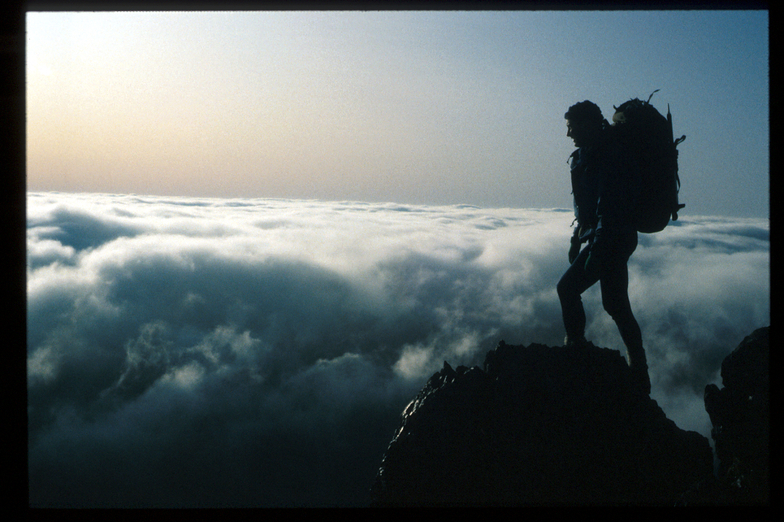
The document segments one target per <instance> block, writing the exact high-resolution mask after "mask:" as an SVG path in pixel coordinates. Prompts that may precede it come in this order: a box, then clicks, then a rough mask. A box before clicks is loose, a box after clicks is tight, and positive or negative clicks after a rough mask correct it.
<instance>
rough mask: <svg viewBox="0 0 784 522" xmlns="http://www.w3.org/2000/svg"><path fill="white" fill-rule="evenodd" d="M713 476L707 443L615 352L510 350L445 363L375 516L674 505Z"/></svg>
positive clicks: (402, 435) (397, 450)
mask: <svg viewBox="0 0 784 522" xmlns="http://www.w3.org/2000/svg"><path fill="white" fill-rule="evenodd" d="M712 473H713V456H712V451H711V448H710V445H709V443H708V440H707V439H706V438H705V437H703V436H702V435H700V434H698V433H696V432H689V431H684V430H681V429H680V428H678V427H677V426H676V425H675V423H674V422H672V421H671V420H669V419H667V418H666V416H665V415H664V412H663V411H662V410H661V408H659V406H658V405H657V404H656V402H655V401H654V400H652V399H650V398H649V397H648V396H644V395H640V394H639V393H638V392H636V391H635V387H634V386H633V383H632V381H631V374H630V371H629V368H628V366H627V365H626V362H625V360H624V359H623V358H622V356H621V355H620V353H619V352H617V351H614V350H609V349H605V348H598V347H595V346H593V345H591V344H590V343H589V344H588V346H586V347H583V348H579V349H576V348H566V347H548V346H544V345H537V344H532V345H530V346H527V347H526V346H509V345H506V344H504V342H503V341H501V343H500V344H499V345H498V347H497V348H496V349H495V350H493V351H491V352H489V353H488V354H487V357H486V359H485V363H484V369H481V368H478V367H474V368H466V367H458V368H457V369H456V370H453V369H452V368H451V367H450V366H449V365H448V364H447V363H446V362H445V363H444V368H443V369H442V370H441V371H440V372H438V373H436V374H435V375H433V376H432V377H431V378H430V380H429V381H428V382H427V384H426V385H425V387H424V388H423V389H422V391H421V392H420V393H419V394H418V395H417V397H416V398H415V399H414V400H413V401H412V402H411V403H410V404H409V405H408V406H407V407H406V408H405V410H404V412H403V415H402V422H401V426H400V428H399V429H398V431H397V433H396V434H395V436H394V438H393V440H392V442H391V443H390V445H389V448H388V449H387V452H386V454H385V456H384V459H383V461H382V464H381V467H380V469H379V471H378V474H377V477H376V481H375V483H374V485H373V487H372V490H371V495H372V501H373V505H374V506H443V505H493V506H509V505H530V504H580V505H585V504H635V505H636V504H664V505H674V504H676V503H677V501H678V500H679V498H680V497H681V495H682V494H683V493H684V492H685V491H687V490H688V489H689V488H690V487H691V486H693V485H694V484H695V483H699V482H700V481H705V480H707V479H708V478H709V477H711V476H712Z"/></svg>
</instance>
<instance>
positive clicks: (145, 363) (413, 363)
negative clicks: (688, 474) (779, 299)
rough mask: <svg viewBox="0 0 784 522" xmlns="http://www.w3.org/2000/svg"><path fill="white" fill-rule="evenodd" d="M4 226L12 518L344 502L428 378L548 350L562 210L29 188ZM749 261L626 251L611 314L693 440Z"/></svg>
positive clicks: (759, 246)
mask: <svg viewBox="0 0 784 522" xmlns="http://www.w3.org/2000/svg"><path fill="white" fill-rule="evenodd" d="M27 215H28V260H27V264H28V355H27V357H28V416H29V475H30V478H29V483H30V500H31V502H32V503H33V504H34V505H74V506H165V507H169V506H188V507H195V506H333V505H334V506H355V505H364V504H365V503H366V502H367V500H368V488H369V486H370V484H371V482H372V478H373V476H374V473H375V471H376V469H377V466H378V464H379V463H380V459H381V456H382V454H383V452H384V450H385V449H386V444H387V443H388V442H389V440H390V439H391V436H392V433H393V431H394V429H395V427H396V426H397V422H398V420H399V414H400V412H401V411H402V409H403V407H404V406H405V404H406V403H407V401H408V400H410V399H411V398H413V395H414V394H415V393H416V392H417V391H418V389H419V388H421V386H422V385H423V384H424V381H425V380H426V379H427V377H429V376H430V375H431V374H432V373H433V372H435V371H437V370H438V369H439V368H440V367H441V366H442V365H443V361H444V360H447V361H449V362H450V364H452V365H457V364H466V365H472V364H481V362H482V360H483V359H484V354H485V353H486V352H487V351H488V350H490V349H492V348H493V347H494V346H495V344H497V342H498V341H499V340H500V339H504V340H506V341H507V343H511V344H528V343H531V342H541V343H547V344H560V343H561V341H562V338H563V326H562V323H561V317H560V306H559V304H558V300H557V296H556V294H555V283H556V282H557V281H558V278H559V277H560V275H561V273H562V272H563V271H564V270H565V269H566V266H567V260H566V258H567V255H566V253H567V249H568V237H569V234H570V223H571V214H570V212H567V211H563V210H558V209H555V210H523V209H484V208H478V207H472V206H445V207H433V206H413V205H396V204H392V203H388V204H376V203H373V204H371V203H362V202H333V203H329V202H320V201H291V200H265V199H254V200H239V199H231V200H220V199H186V198H160V197H140V196H118V195H114V196H113V195H97V194H82V195H74V194H70V195H66V194H54V193H32V194H29V197H28V214H27ZM769 246H770V239H769V226H768V223H767V221H766V220H758V219H723V218H711V217H686V216H684V217H682V218H681V221H678V222H676V223H675V224H674V226H672V227H670V228H668V229H667V230H666V231H665V232H664V233H661V234H657V235H652V236H641V237H640V246H639V247H638V250H637V252H636V253H635V254H634V256H633V257H632V260H631V263H630V273H631V276H630V277H631V283H630V294H631V299H632V306H633V307H634V309H635V313H636V315H637V318H638V320H639V322H640V325H641V327H642V330H643V336H644V339H645V342H646V348H647V350H648V353H649V362H650V365H651V374H652V375H651V376H652V380H653V394H652V395H653V397H654V398H655V399H656V400H657V401H658V402H659V404H660V405H661V406H662V407H663V408H664V409H665V411H666V412H667V414H668V416H669V417H670V418H672V419H673V420H675V421H676V423H677V424H678V425H679V426H681V427H682V428H685V429H694V430H697V431H700V432H702V433H703V434H704V435H706V436H708V435H709V422H708V419H707V415H706V414H705V412H704V407H703V404H702V390H703V388H704V386H705V385H706V384H707V383H709V382H717V383H718V382H719V376H718V371H719V368H720V364H721V360H722V359H723V358H724V357H725V356H726V355H727V354H728V353H729V352H730V351H731V350H732V349H733V348H734V347H735V346H736V345H737V343H738V342H739V341H740V340H741V339H742V338H743V337H744V336H745V335H747V334H748V333H750V332H751V331H752V330H753V329H755V328H757V327H760V326H764V325H767V324H769V322H770V284H769V269H770V256H769V251H770V248H769ZM584 302H585V304H586V308H587V311H588V314H589V324H588V332H587V334H588V336H589V338H591V339H592V340H593V341H594V343H596V344H598V345H602V346H607V347H610V348H615V349H619V350H623V346H622V343H621V340H620V337H619V335H618V332H617V329H616V328H615V325H614V324H613V323H612V321H611V320H610V319H609V317H608V316H607V315H606V314H605V313H604V312H603V310H602V308H601V298H600V295H599V291H598V288H595V289H591V290H589V291H588V292H587V293H586V294H585V296H584Z"/></svg>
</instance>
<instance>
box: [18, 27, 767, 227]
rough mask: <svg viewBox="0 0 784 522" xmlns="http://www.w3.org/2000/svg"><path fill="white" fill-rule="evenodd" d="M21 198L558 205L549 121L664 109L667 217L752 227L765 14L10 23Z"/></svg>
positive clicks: (761, 198)
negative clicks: (673, 144) (676, 184)
mask: <svg viewBox="0 0 784 522" xmlns="http://www.w3.org/2000/svg"><path fill="white" fill-rule="evenodd" d="M26 30H27V51H26V52H27V188H28V190H30V191H63V192H103V193H135V194H152V195H181V196H208V197H248V198H295V199H321V200H329V201H340V200H358V201H376V202H383V201H391V202H399V203H423V204H438V205H441V204H473V205H479V206H485V207H514V208H553V207H558V208H564V207H569V206H570V205H571V200H570V195H569V192H570V187H569V180H568V165H567V157H568V156H569V154H570V153H571V151H572V150H573V144H572V142H571V140H570V139H568V138H567V137H566V127H565V124H564V120H563V113H564V112H565V111H566V109H567V108H568V107H569V106H570V105H572V104H573V103H575V102H577V101H582V100H584V99H589V100H592V101H594V102H595V103H597V104H598V105H599V106H600V107H601V108H602V109H603V111H604V113H605V117H607V118H608V119H609V118H610V117H611V116H612V111H613V109H612V106H613V105H619V104H620V103H622V102H624V101H626V100H627V99H629V98H634V97H638V98H642V99H647V97H648V96H649V95H650V94H651V92H653V91H654V90H655V89H660V90H659V92H658V93H656V94H655V95H654V97H653V99H652V100H651V101H652V102H653V103H654V105H655V106H657V108H659V109H660V110H661V111H662V112H663V113H666V111H667V105H668V104H669V106H670V109H671V111H672V114H673V119H674V126H675V129H674V132H675V135H676V137H677V136H680V135H681V134H686V135H687V139H686V141H685V142H684V143H682V144H681V145H680V146H679V150H680V170H681V180H682V184H683V188H682V190H681V200H682V202H685V203H686V205H687V206H686V209H685V210H686V212H687V213H691V214H695V215H706V214H707V215H726V216H739V217H766V216H768V214H769V81H768V79H769V64H768V59H769V50H768V13H767V12H766V11H662V12H636V11H629V12H601V11H598V12H525V11H523V12H204V13H199V12H196V13H186V12H173V13H143V12H132V13H111V12H106V13H28V15H27V28H26Z"/></svg>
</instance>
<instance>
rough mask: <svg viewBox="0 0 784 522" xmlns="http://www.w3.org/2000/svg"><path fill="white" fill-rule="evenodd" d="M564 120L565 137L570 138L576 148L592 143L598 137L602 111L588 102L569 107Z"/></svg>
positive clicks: (602, 120) (600, 129)
mask: <svg viewBox="0 0 784 522" xmlns="http://www.w3.org/2000/svg"><path fill="white" fill-rule="evenodd" d="M564 118H566V136H568V137H569V138H572V139H573V140H574V144H575V146H577V147H584V146H586V145H590V144H591V143H593V142H594V141H595V140H596V139H597V138H598V136H599V135H600V133H601V131H602V125H603V122H604V117H603V116H602V110H601V109H600V108H599V106H598V105H596V104H595V103H593V102H590V101H588V100H586V101H582V102H579V103H575V104H574V105H572V106H571V107H569V110H568V111H566V114H564Z"/></svg>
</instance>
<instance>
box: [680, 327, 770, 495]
mask: <svg viewBox="0 0 784 522" xmlns="http://www.w3.org/2000/svg"><path fill="white" fill-rule="evenodd" d="M769 336H770V328H769V327H766V328H760V329H759V330H755V331H754V332H753V333H752V334H751V335H749V336H748V337H746V338H745V339H744V340H743V342H741V343H740V345H738V347H737V348H736V349H735V350H734V351H733V352H732V353H731V354H729V355H728V356H727V357H726V358H725V359H724V361H723V362H722V364H721V378H722V385H723V386H724V387H723V388H721V389H719V387H718V386H716V385H715V384H709V385H708V386H706V387H705V410H706V411H707V412H708V415H710V419H711V423H712V424H713V429H712V430H711V436H712V437H713V440H714V442H715V447H716V457H717V458H718V460H719V469H718V472H717V477H716V480H715V481H713V482H712V483H709V485H708V486H706V487H703V488H702V490H701V491H700V492H699V494H696V495H695V496H694V498H692V502H693V503H733V504H746V503H748V504H767V503H768V502H769V501H770V482H769V481H770V463H769V458H770V375H769V355H770V348H769Z"/></svg>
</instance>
